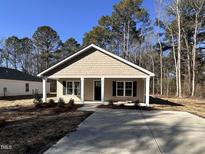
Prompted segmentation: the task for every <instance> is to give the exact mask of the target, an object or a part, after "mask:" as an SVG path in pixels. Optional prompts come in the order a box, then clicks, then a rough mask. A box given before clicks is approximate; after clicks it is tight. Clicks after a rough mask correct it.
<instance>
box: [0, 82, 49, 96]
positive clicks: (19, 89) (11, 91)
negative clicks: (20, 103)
mask: <svg viewBox="0 0 205 154" xmlns="http://www.w3.org/2000/svg"><path fill="white" fill-rule="evenodd" d="M26 83H28V84H29V91H28V92H26V86H25V84H26ZM4 88H7V92H6V96H19V95H32V94H33V90H34V91H35V90H36V89H38V93H39V94H42V82H36V81H23V80H22V81H21V80H7V79H0V97H2V96H4ZM46 88H47V93H49V92H50V83H47V85H46Z"/></svg>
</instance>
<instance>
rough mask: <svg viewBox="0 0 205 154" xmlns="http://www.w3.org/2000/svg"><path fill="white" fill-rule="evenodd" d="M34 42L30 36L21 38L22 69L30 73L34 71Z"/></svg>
mask: <svg viewBox="0 0 205 154" xmlns="http://www.w3.org/2000/svg"><path fill="white" fill-rule="evenodd" d="M33 49H34V47H33V42H32V40H31V39H29V38H28V37H25V38H22V39H20V50H21V69H22V70H23V71H24V72H26V73H29V74H32V73H33V70H32V65H33V54H32V52H33Z"/></svg>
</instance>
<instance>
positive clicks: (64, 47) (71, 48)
mask: <svg viewBox="0 0 205 154" xmlns="http://www.w3.org/2000/svg"><path fill="white" fill-rule="evenodd" d="M79 49H80V44H79V43H78V42H77V41H76V40H75V39H74V38H69V39H67V40H66V41H65V42H64V43H61V48H60V49H59V50H58V51H57V52H56V53H55V54H56V58H57V59H59V60H61V59H64V58H66V57H68V56H70V55H72V54H73V53H75V52H77V51H78V50H79Z"/></svg>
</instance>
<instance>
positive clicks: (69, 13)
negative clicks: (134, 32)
mask: <svg viewBox="0 0 205 154" xmlns="http://www.w3.org/2000/svg"><path fill="white" fill-rule="evenodd" d="M119 1H120V0H0V39H2V38H3V39H5V38H7V37H9V36H12V35H15V36H17V37H19V38H22V37H30V38H31V37H32V35H33V33H34V31H35V30H36V29H37V27H39V26H44V25H47V26H50V27H52V28H53V29H54V30H56V31H57V33H58V34H59V36H60V38H61V40H62V41H65V40H66V39H68V38H70V37H74V38H75V39H76V40H77V41H78V42H79V43H82V38H83V35H84V33H85V32H88V31H90V30H91V29H92V27H93V26H95V25H97V22H98V19H99V18H100V17H101V16H103V15H111V13H112V7H113V5H114V4H116V3H118V2H119ZM153 1H154V0H144V2H143V6H144V7H145V9H147V10H148V12H149V13H150V16H151V18H153V14H154V2H153Z"/></svg>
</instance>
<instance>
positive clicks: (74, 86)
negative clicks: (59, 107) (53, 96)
mask: <svg viewBox="0 0 205 154" xmlns="http://www.w3.org/2000/svg"><path fill="white" fill-rule="evenodd" d="M66 91H67V92H66V94H67V95H80V82H79V81H67V83H66Z"/></svg>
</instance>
